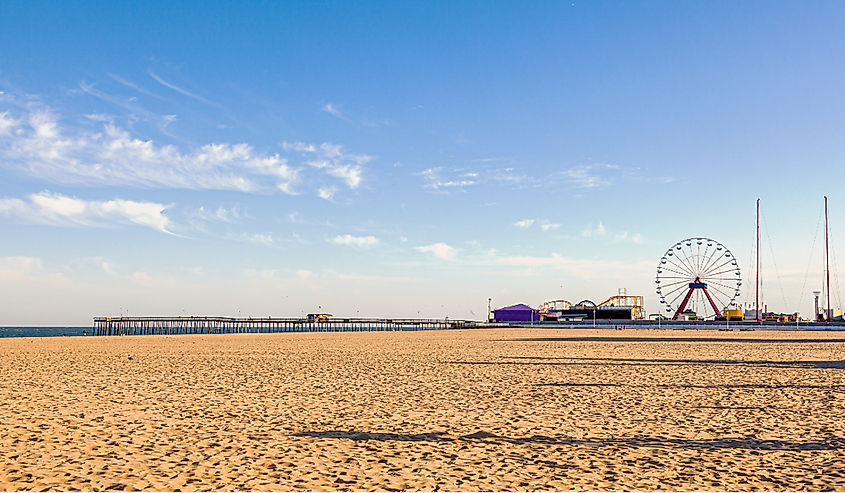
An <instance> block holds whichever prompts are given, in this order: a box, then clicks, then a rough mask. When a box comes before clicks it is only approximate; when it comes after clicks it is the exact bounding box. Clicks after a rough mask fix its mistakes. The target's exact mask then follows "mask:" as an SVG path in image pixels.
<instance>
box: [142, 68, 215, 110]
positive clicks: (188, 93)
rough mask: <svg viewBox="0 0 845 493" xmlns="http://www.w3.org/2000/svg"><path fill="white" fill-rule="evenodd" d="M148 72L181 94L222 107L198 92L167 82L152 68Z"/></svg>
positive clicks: (157, 80) (159, 81) (162, 83)
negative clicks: (197, 93)
mask: <svg viewBox="0 0 845 493" xmlns="http://www.w3.org/2000/svg"><path fill="white" fill-rule="evenodd" d="M147 73H148V74H150V77H152V78H153V79H155V80H156V82H158V83H160V84H161V85H163V86H165V87H169V88H170V89H173V90H174V91H176V92H178V93H180V94H183V95H185V96H188V97H189V98H194V99H196V100H197V101H201V102H203V103H205V104H208V105H211V106H216V107H218V108H219V107H220V105H219V104H217V103H214V102H212V101H209V100H207V99H205V98H204V97H202V96H199V95H196V94H194V93H192V92H188V91H186V90H184V89H182V88H181V87H177V86H175V85H173V84H171V83H169V82H167V81H165V80H163V79H162V78H161V77H159V76H157V75H156V74H154V73H153V71H152V70H151V69H148V70H147Z"/></svg>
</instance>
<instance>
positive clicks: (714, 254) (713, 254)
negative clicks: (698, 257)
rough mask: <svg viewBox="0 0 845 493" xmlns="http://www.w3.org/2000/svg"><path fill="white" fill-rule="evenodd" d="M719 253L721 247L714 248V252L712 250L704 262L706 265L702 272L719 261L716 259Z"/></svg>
mask: <svg viewBox="0 0 845 493" xmlns="http://www.w3.org/2000/svg"><path fill="white" fill-rule="evenodd" d="M718 254H719V248H718V247H717V248H714V249H713V251H712V252H710V257H708V258H707V261H706V262H705V263H704V267H703V268H702V269H701V270H702V272H706V271H707V270H708V269H710V267H711V266H712V265H713V264H714V263H718V260H716V259H717V258H719V257H718Z"/></svg>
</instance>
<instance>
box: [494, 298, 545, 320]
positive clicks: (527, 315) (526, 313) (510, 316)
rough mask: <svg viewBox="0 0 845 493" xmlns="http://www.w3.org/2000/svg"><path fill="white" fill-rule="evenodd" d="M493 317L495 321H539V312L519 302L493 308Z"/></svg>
mask: <svg viewBox="0 0 845 493" xmlns="http://www.w3.org/2000/svg"><path fill="white" fill-rule="evenodd" d="M493 318H494V319H496V321H497V322H539V321H540V312H539V310H535V309H534V308H531V307H530V306H528V305H525V304H523V303H519V304H518V305H511V306H506V307H504V308H497V309H495V310H493Z"/></svg>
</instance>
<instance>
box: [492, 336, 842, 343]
mask: <svg viewBox="0 0 845 493" xmlns="http://www.w3.org/2000/svg"><path fill="white" fill-rule="evenodd" d="M494 342H640V343H644V344H647V343H653V342H701V343H714V342H720V343H723V342H736V343H743V344H745V343H753V344H816V343H819V344H827V343H840V344H841V343H843V342H845V339H812V338H805V339H761V338H757V339H751V338H744V337H735V338H734V337H589V336H572V337H526V338H521V339H500V340H496V341H494Z"/></svg>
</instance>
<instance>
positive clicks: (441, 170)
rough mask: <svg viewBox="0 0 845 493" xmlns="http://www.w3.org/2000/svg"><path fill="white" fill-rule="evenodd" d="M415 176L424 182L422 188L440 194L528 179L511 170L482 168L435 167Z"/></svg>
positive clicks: (518, 182)
mask: <svg viewBox="0 0 845 493" xmlns="http://www.w3.org/2000/svg"><path fill="white" fill-rule="evenodd" d="M416 174H417V175H418V176H421V177H422V178H423V180H424V181H425V184H424V185H423V188H430V189H433V190H438V191H441V192H442V191H445V190H449V189H453V190H457V189H463V188H465V187H471V186H474V185H481V184H485V183H498V184H511V185H519V184H522V183H524V182H526V181H527V179H528V177H526V176H524V175H520V174H518V173H515V172H514V169H513V168H504V169H498V168H494V169H491V168H489V167H484V166H482V167H480V168H475V169H467V168H446V167H443V166H437V167H433V168H429V169H426V170H424V171H421V172H419V173H416Z"/></svg>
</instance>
